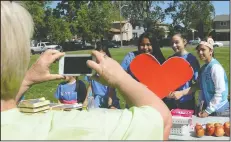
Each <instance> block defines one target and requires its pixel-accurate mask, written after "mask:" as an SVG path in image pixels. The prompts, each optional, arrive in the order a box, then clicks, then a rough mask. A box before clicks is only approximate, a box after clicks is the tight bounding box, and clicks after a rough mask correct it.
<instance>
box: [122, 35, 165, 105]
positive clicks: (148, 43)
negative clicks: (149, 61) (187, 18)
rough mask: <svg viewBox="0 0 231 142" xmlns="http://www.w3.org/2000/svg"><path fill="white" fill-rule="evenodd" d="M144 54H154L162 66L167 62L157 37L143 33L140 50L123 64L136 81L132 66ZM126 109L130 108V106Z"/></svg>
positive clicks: (139, 45) (127, 56) (139, 41)
mask: <svg viewBox="0 0 231 142" xmlns="http://www.w3.org/2000/svg"><path fill="white" fill-rule="evenodd" d="M142 53H149V54H152V55H153V56H154V57H155V58H156V59H157V60H158V61H159V63H160V64H162V63H164V61H165V57H164V55H163V53H162V52H161V50H160V46H159V43H158V41H157V38H156V37H155V35H154V34H152V33H150V32H145V33H143V34H142V35H140V37H139V40H138V50H137V51H132V52H129V53H128V54H127V55H126V56H125V57H124V59H123V61H122V63H121V66H122V68H123V69H124V70H125V71H126V72H127V73H128V74H130V75H131V76H132V77H133V78H134V79H136V80H137V78H136V77H135V76H134V75H133V74H132V72H131V69H130V64H131V62H132V60H133V59H134V58H135V57H136V56H137V55H139V54H142ZM126 107H127V108H128V105H127V106H126Z"/></svg>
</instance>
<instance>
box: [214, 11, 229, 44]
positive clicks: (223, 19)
mask: <svg viewBox="0 0 231 142" xmlns="http://www.w3.org/2000/svg"><path fill="white" fill-rule="evenodd" d="M213 29H214V30H215V37H213V38H214V40H215V41H229V40H230V19H229V15H217V16H215V18H214V19H213Z"/></svg>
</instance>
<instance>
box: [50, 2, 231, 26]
mask: <svg viewBox="0 0 231 142" xmlns="http://www.w3.org/2000/svg"><path fill="white" fill-rule="evenodd" d="M58 2H59V1H53V2H52V4H51V8H55V7H56V5H57V3H58ZM168 2H169V1H166V2H165V3H164V4H162V5H160V6H161V7H162V8H163V9H165V8H167V7H168ZM229 2H230V1H212V3H213V5H214V8H215V14H216V15H222V14H229V13H230V10H229V6H230V4H229ZM164 23H172V19H171V18H170V17H166V18H165V20H164Z"/></svg>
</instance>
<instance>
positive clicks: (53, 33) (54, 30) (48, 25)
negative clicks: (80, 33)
mask: <svg viewBox="0 0 231 142" xmlns="http://www.w3.org/2000/svg"><path fill="white" fill-rule="evenodd" d="M44 22H45V29H46V32H47V36H48V37H49V40H50V41H51V42H56V43H61V42H64V41H65V40H66V39H70V38H71V37H72V34H71V31H70V28H69V23H68V22H67V21H66V20H65V19H63V18H56V17H55V16H54V14H53V10H52V9H51V8H47V10H46V11H45V18H44Z"/></svg>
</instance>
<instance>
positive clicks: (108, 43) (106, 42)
mask: <svg viewBox="0 0 231 142" xmlns="http://www.w3.org/2000/svg"><path fill="white" fill-rule="evenodd" d="M97 44H102V45H103V46H106V47H107V48H119V47H120V46H119V45H118V44H116V43H114V42H112V41H109V40H103V41H102V42H97Z"/></svg>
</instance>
